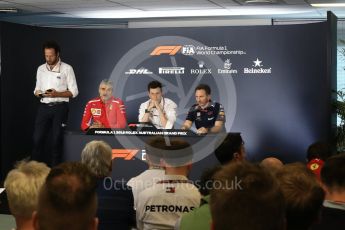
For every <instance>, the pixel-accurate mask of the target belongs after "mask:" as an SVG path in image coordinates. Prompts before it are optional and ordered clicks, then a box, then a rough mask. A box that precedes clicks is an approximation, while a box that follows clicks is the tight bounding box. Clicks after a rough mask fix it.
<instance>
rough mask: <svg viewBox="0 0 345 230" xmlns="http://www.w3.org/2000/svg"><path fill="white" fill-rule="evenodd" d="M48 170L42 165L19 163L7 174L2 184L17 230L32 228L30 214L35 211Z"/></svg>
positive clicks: (31, 162) (29, 162)
mask: <svg viewBox="0 0 345 230" xmlns="http://www.w3.org/2000/svg"><path fill="white" fill-rule="evenodd" d="M49 170H50V169H49V167H47V166H46V165H45V164H44V163H39V162H36V161H28V162H25V161H21V162H19V163H18V164H17V165H16V166H15V168H14V169H12V170H11V171H10V172H9V173H8V174H7V177H6V179H5V183H4V184H5V188H6V193H7V199H8V204H9V208H10V211H11V213H12V215H13V216H14V217H15V219H16V224H17V229H18V230H20V229H24V228H25V226H26V225H31V226H32V219H31V218H32V213H33V212H34V211H35V210H36V209H37V203H38V195H39V190H40V189H41V187H42V185H43V183H44V181H45V179H46V177H47V175H48V173H49ZM26 229H28V228H26ZM30 229H33V227H31V228H30Z"/></svg>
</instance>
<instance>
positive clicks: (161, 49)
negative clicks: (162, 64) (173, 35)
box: [150, 46, 182, 56]
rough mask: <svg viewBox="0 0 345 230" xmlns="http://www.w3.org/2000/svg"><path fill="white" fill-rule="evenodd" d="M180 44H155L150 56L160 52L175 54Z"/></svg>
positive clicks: (157, 54)
mask: <svg viewBox="0 0 345 230" xmlns="http://www.w3.org/2000/svg"><path fill="white" fill-rule="evenodd" d="M181 48H182V46H157V47H156V48H155V49H154V50H153V51H152V52H151V54H150V55H151V56H159V55H161V54H169V55H175V54H176V53H177V52H178V51H179V50H180V49H181Z"/></svg>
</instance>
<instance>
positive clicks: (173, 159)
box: [147, 137, 193, 175]
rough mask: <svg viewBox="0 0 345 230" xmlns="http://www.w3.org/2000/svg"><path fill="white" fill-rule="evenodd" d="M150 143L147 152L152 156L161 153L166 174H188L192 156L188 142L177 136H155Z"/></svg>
mask: <svg viewBox="0 0 345 230" xmlns="http://www.w3.org/2000/svg"><path fill="white" fill-rule="evenodd" d="M150 144H151V145H150V146H147V152H150V153H151V154H152V155H154V156H159V153H160V154H161V156H162V164H163V166H164V167H165V170H166V174H176V173H177V174H182V175H187V174H188V172H189V170H190V168H191V164H192V158H193V150H192V147H191V146H190V144H189V143H188V142H186V141H184V140H182V139H178V138H164V137H156V138H155V141H154V142H151V143H150ZM173 171H174V172H173ZM177 171H180V173H178V172H177Z"/></svg>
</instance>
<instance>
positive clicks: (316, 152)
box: [307, 141, 332, 162]
mask: <svg viewBox="0 0 345 230" xmlns="http://www.w3.org/2000/svg"><path fill="white" fill-rule="evenodd" d="M331 155H332V149H331V146H330V145H329V144H328V143H326V142H322V141H317V142H315V143H313V144H311V145H310V146H309V147H308V150H307V159H308V162H309V161H311V160H313V159H315V158H318V159H321V160H323V161H325V160H326V159H327V158H328V157H330V156H331Z"/></svg>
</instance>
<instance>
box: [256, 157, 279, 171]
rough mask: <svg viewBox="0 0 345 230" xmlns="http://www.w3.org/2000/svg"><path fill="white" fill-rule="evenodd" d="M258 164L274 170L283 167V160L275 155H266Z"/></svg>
mask: <svg viewBox="0 0 345 230" xmlns="http://www.w3.org/2000/svg"><path fill="white" fill-rule="evenodd" d="M260 165H261V166H262V167H264V168H266V169H268V170H269V171H271V172H276V171H278V170H279V169H281V168H282V167H283V165H284V164H283V162H281V160H279V159H278V158H275V157H267V158H265V159H263V160H262V161H261V163H260Z"/></svg>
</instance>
